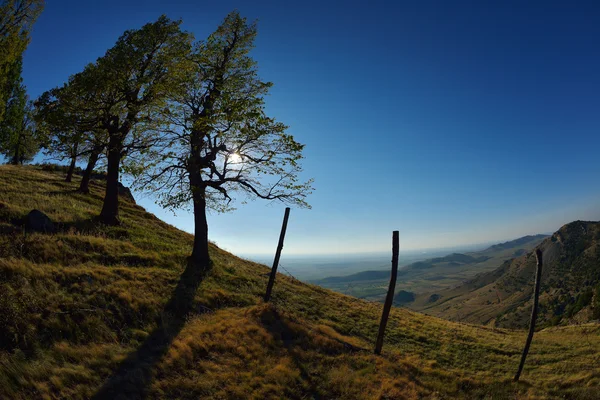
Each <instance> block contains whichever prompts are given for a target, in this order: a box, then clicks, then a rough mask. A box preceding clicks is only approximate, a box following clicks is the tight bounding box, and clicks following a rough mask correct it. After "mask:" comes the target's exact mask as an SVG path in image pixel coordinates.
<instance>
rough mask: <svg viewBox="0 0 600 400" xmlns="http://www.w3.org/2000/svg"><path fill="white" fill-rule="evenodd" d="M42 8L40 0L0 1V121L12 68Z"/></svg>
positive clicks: (10, 81)
mask: <svg viewBox="0 0 600 400" xmlns="http://www.w3.org/2000/svg"><path fill="white" fill-rule="evenodd" d="M43 8H44V1H43V0H0V121H2V119H3V115H4V112H5V108H6V103H7V102H8V99H9V96H10V92H11V86H12V85H13V83H14V76H13V75H12V74H11V69H14V68H15V66H14V64H15V63H19V59H20V57H21V54H23V51H25V48H26V47H27V45H28V44H29V32H30V30H31V26H32V25H33V23H34V22H35V20H36V19H37V17H38V16H39V15H40V13H41V12H42V9H43Z"/></svg>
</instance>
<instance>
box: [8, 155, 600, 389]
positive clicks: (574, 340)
mask: <svg viewBox="0 0 600 400" xmlns="http://www.w3.org/2000/svg"><path fill="white" fill-rule="evenodd" d="M62 178H63V177H62V175H60V174H56V173H52V172H46V171H42V170H41V169H39V168H34V167H9V166H1V167H0V252H1V253H0V326H2V327H3V329H2V331H1V335H2V336H1V341H0V346H1V347H0V398H3V399H13V398H16V399H29V398H74V399H77V398H115V397H116V396H117V394H124V395H125V396H126V397H135V396H143V397H147V398H190V399H191V398H256V399H264V398H295V399H301V398H311V397H312V398H343V399H353V398H357V399H358V398H361V399H362V398H372V399H375V398H461V397H462V398H484V397H486V396H487V397H492V398H515V397H516V398H527V397H532V396H536V397H541V398H544V397H546V398H553V397H563V396H567V397H569V398H582V399H583V398H593V396H594V395H595V393H596V389H597V386H598V385H600V366H599V364H598V363H594V361H595V360H597V359H598V357H599V356H600V327H598V326H597V325H593V324H589V325H582V326H573V327H561V328H552V329H549V330H545V331H542V332H539V333H537V334H536V337H535V339H534V342H533V345H532V348H531V352H530V356H529V358H528V361H527V364H526V367H525V371H524V374H523V378H522V382H521V383H519V384H514V383H512V381H511V378H512V374H513V373H514V371H515V369H516V366H517V363H518V360H519V354H520V351H521V348H522V345H523V342H524V340H525V332H524V331H512V330H504V329H491V328H486V327H479V326H471V325H466V324H458V323H453V322H448V321H445V320H441V319H438V318H435V317H431V316H427V315H423V314H418V313H415V312H412V311H409V310H404V309H393V310H392V312H391V315H390V320H389V323H388V330H387V333H386V338H385V344H384V354H383V356H381V357H378V356H374V355H373V354H372V348H373V343H374V339H375V336H376V333H377V328H378V323H379V318H380V315H381V306H380V304H375V303H369V302H365V301H362V300H359V299H355V298H352V297H349V296H344V295H341V294H338V293H335V292H332V291H329V290H326V289H322V288H320V287H317V286H313V285H307V284H304V283H301V282H298V281H296V280H293V279H291V278H288V277H286V276H281V275H278V277H277V282H276V285H275V289H274V296H273V302H272V303H270V304H264V303H263V302H262V299H261V296H262V294H263V292H264V288H265V286H266V282H267V276H266V274H267V273H268V268H266V267H265V266H262V265H259V264H255V263H252V262H249V261H246V260H242V259H239V258H237V257H235V256H233V255H231V254H228V253H226V252H224V251H222V250H220V249H218V248H217V247H215V246H211V249H210V250H211V257H212V258H213V260H214V266H213V268H212V270H211V271H210V272H209V273H208V274H206V275H201V274H198V273H197V272H196V271H194V270H193V269H190V268H187V267H186V263H185V257H186V255H187V254H188V253H189V251H190V249H191V241H192V237H191V236H190V235H189V234H187V233H184V232H181V231H179V230H177V229H175V228H173V227H171V226H169V225H167V224H165V223H163V222H161V221H160V220H158V219H156V218H155V217H154V216H152V215H151V214H148V213H146V212H145V211H144V210H143V209H142V208H141V207H139V206H136V205H135V204H133V203H131V202H130V201H128V200H127V199H123V203H122V219H123V222H124V225H123V226H120V227H105V226H99V225H97V224H96V223H95V222H94V221H93V216H94V215H95V214H97V213H98V211H99V209H100V207H101V199H102V190H103V188H102V183H101V182H94V184H93V185H92V187H91V194H90V195H89V196H86V195H82V194H78V193H75V192H74V190H75V188H76V187H77V184H78V182H73V183H70V184H69V183H65V182H63V180H62ZM34 208H36V209H39V210H41V211H43V212H44V213H46V214H47V215H48V216H50V218H51V219H52V220H53V221H54V222H55V223H56V224H57V228H58V232H57V233H56V234H53V235H47V234H39V233H27V234H24V232H23V229H22V225H21V224H22V221H23V217H24V216H25V215H26V214H27V213H28V212H29V211H30V210H31V209H34ZM584 337H585V338H587V340H585V341H584V340H581V339H582V338H584Z"/></svg>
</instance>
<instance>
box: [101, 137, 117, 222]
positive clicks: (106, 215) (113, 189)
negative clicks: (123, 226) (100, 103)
mask: <svg viewBox="0 0 600 400" xmlns="http://www.w3.org/2000/svg"><path fill="white" fill-rule="evenodd" d="M121 147H122V140H121V139H120V137H118V136H116V135H111V137H110V142H109V145H108V149H109V150H108V166H107V171H106V194H105V195H104V204H103V206H102V211H101V212H100V220H101V221H102V222H103V223H105V224H107V225H119V224H120V223H121V221H120V220H119V166H120V164H121V150H122V149H121Z"/></svg>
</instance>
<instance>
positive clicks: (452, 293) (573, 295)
mask: <svg viewBox="0 0 600 400" xmlns="http://www.w3.org/2000/svg"><path fill="white" fill-rule="evenodd" d="M538 248H540V249H541V250H542V252H543V259H544V269H543V274H542V286H541V294H540V314H539V317H538V320H539V323H540V324H541V326H549V325H557V324H560V323H562V324H569V323H576V322H587V321H591V320H599V319H600V223H598V222H584V221H575V222H572V223H569V224H567V225H565V226H563V227H562V228H560V230H558V231H557V232H556V233H554V234H553V235H552V236H551V237H549V238H546V239H545V240H544V241H543V242H542V243H541V244H539V245H538ZM534 271H535V256H534V255H533V253H532V252H528V253H526V254H524V255H522V256H520V257H517V258H515V259H513V260H510V261H507V262H505V263H504V264H502V265H501V266H500V267H499V268H498V269H496V270H494V271H492V272H490V273H488V274H483V275H480V276H478V277H477V278H476V279H473V280H471V281H469V282H467V283H466V284H465V285H463V286H460V287H457V288H454V289H452V290H447V291H442V292H439V293H438V295H439V300H437V301H435V302H431V303H429V304H427V303H424V302H423V303H421V304H420V305H421V310H423V311H425V312H427V313H428V314H432V315H436V316H442V317H445V318H450V319H455V320H463V321H467V322H475V323H484V324H485V323H490V322H491V323H493V324H495V325H497V326H501V327H521V328H523V327H526V326H527V324H528V321H529V314H530V312H531V295H532V291H533V278H534Z"/></svg>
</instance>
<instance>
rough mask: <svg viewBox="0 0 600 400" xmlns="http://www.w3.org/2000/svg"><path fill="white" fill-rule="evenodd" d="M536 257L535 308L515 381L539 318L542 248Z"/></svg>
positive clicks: (537, 251)
mask: <svg viewBox="0 0 600 400" xmlns="http://www.w3.org/2000/svg"><path fill="white" fill-rule="evenodd" d="M535 258H536V260H537V269H536V270H535V289H534V292H533V309H532V310H531V321H530V322H529V334H528V335H527V341H526V342H525V348H524V349H523V355H522V356H521V363H520V364H519V369H518V370H517V374H516V375H515V378H514V381H515V382H518V381H519V377H520V376H521V372H522V371H523V366H524V365H525V359H526V358H527V353H528V352H529V346H530V345H531V340H532V339H533V332H534V330H535V320H536V318H537V311H538V300H539V297H540V282H541V280H542V251H541V250H540V249H536V250H535Z"/></svg>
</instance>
